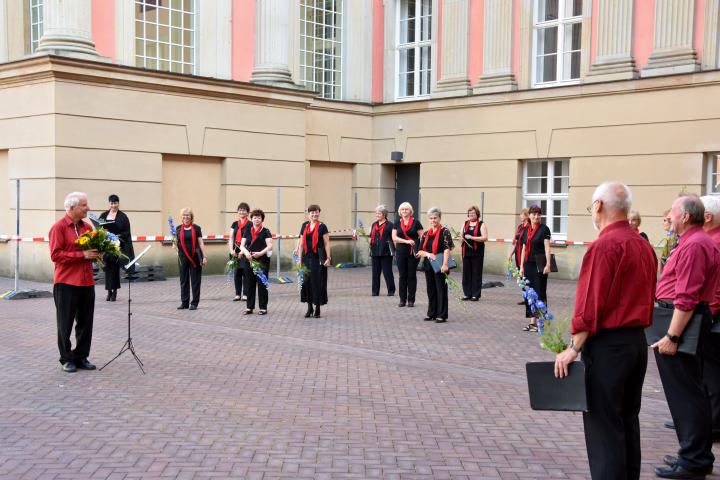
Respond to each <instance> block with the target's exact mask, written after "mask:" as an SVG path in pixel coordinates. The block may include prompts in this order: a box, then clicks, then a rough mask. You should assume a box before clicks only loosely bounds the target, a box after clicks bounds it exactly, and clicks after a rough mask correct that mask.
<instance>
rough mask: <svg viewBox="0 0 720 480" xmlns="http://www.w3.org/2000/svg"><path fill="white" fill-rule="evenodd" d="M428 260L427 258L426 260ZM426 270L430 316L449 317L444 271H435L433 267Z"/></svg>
mask: <svg viewBox="0 0 720 480" xmlns="http://www.w3.org/2000/svg"><path fill="white" fill-rule="evenodd" d="M426 261H427V260H426ZM429 270H430V271H428V270H425V282H426V284H427V295H428V309H427V316H428V317H430V318H444V319H446V320H447V318H448V286H447V283H445V275H444V274H443V273H435V272H434V271H433V269H432V268H430V269H429Z"/></svg>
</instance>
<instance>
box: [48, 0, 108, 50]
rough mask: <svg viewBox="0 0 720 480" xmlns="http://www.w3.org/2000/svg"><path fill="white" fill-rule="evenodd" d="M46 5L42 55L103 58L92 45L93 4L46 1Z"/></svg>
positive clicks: (77, 0)
mask: <svg viewBox="0 0 720 480" xmlns="http://www.w3.org/2000/svg"><path fill="white" fill-rule="evenodd" d="M43 5H44V7H43V8H44V10H43V12H44V16H43V22H44V32H43V35H42V37H40V43H39V46H38V49H37V52H38V53H51V54H54V55H71V56H72V55H76V56H77V55H80V56H84V55H90V56H92V57H95V58H99V57H98V54H97V52H96V51H95V43H94V42H93V41H92V8H91V4H90V0H45V1H44V3H43Z"/></svg>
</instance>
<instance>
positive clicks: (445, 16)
mask: <svg viewBox="0 0 720 480" xmlns="http://www.w3.org/2000/svg"><path fill="white" fill-rule="evenodd" d="M486 1H487V0H486ZM469 23H470V3H469V1H468V0H442V40H441V42H442V43H441V46H440V49H441V51H440V58H441V60H440V62H441V78H440V80H438V82H437V87H436V88H435V90H434V92H433V93H432V96H433V97H452V96H458V95H468V94H469V93H470V78H469V77H468V39H469V28H470V25H469Z"/></svg>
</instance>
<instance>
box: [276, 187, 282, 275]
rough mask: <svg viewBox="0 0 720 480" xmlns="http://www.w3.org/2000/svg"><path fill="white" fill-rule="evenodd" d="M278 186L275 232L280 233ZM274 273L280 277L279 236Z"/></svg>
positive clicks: (278, 190)
mask: <svg viewBox="0 0 720 480" xmlns="http://www.w3.org/2000/svg"><path fill="white" fill-rule="evenodd" d="M280 190H281V189H280V188H278V189H277V198H276V203H275V205H276V206H275V211H276V212H277V226H276V230H275V232H276V233H277V234H278V235H280ZM275 263H276V266H275V275H276V276H277V277H278V278H280V237H279V236H278V239H277V255H276V256H275Z"/></svg>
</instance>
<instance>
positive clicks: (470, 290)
mask: <svg viewBox="0 0 720 480" xmlns="http://www.w3.org/2000/svg"><path fill="white" fill-rule="evenodd" d="M467 216H468V219H467V221H466V222H465V225H463V231H462V240H463V243H462V259H463V272H462V288H463V294H464V297H463V298H462V299H463V300H472V301H473V302H477V301H478V300H480V296H481V295H482V276H483V262H484V261H485V242H487V239H488V231H487V225H485V223H484V222H483V221H482V220H480V209H479V208H478V207H476V206H474V205H473V206H472V207H470V208H469V209H468V213H467Z"/></svg>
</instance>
